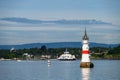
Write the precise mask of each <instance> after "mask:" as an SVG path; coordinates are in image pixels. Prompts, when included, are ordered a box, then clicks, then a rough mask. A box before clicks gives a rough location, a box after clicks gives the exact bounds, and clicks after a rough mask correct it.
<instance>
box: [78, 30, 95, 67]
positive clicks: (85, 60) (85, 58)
mask: <svg viewBox="0 0 120 80" xmlns="http://www.w3.org/2000/svg"><path fill="white" fill-rule="evenodd" d="M88 40H89V38H88V36H87V32H86V28H85V33H84V36H83V39H82V43H83V45H82V58H81V63H80V67H81V68H93V67H94V64H93V63H92V62H90V57H89V56H90V55H89V42H88Z"/></svg>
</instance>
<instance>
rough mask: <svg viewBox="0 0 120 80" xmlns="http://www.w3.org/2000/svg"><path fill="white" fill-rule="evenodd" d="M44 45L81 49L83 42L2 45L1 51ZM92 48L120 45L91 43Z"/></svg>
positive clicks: (0, 46)
mask: <svg viewBox="0 0 120 80" xmlns="http://www.w3.org/2000/svg"><path fill="white" fill-rule="evenodd" d="M42 45H45V46H46V47H47V48H81V46H82V43H81V42H56V43H31V44H23V45H0V49H11V48H12V47H14V48H16V49H23V48H27V49H29V48H35V47H38V48H40V47H41V46H42ZM89 45H90V47H107V48H108V47H116V46H118V45H119V44H101V43H93V42H90V44H89Z"/></svg>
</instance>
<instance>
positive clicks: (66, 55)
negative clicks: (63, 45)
mask: <svg viewBox="0 0 120 80" xmlns="http://www.w3.org/2000/svg"><path fill="white" fill-rule="evenodd" d="M58 60H61V61H72V60H76V58H75V55H71V54H70V53H69V52H68V51H67V49H66V51H65V52H64V54H62V55H60V57H58Z"/></svg>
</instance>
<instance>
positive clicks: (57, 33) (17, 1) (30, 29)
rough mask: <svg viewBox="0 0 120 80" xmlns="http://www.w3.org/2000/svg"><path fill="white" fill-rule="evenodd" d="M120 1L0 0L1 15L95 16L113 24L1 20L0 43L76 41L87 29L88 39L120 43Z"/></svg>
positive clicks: (41, 18) (37, 16) (79, 17)
mask: <svg viewBox="0 0 120 80" xmlns="http://www.w3.org/2000/svg"><path fill="white" fill-rule="evenodd" d="M119 3H120V0H0V18H6V17H18V18H28V19H34V20H59V19H67V20H73V19H74V20H87V19H95V20H101V21H105V22H110V23H112V24H114V25H53V24H50V25H47V24H45V25H41V24H39V25H38V24H34V25H33V24H23V23H17V22H9V21H3V20H0V44H1V45H2V44H25V43H36V42H64V41H65V42H69V41H72V42H74V41H75V42H76V41H77V42H79V41H81V38H82V36H83V34H84V28H85V27H86V28H87V31H88V35H89V37H90V41H91V42H99V43H107V44H109V43H113V44H114V43H120V26H119V25H120V9H119V8H120V5H119Z"/></svg>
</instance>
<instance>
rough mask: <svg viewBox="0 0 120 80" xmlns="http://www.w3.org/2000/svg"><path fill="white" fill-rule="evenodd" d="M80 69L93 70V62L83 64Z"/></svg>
mask: <svg viewBox="0 0 120 80" xmlns="http://www.w3.org/2000/svg"><path fill="white" fill-rule="evenodd" d="M80 67H81V68H93V67H94V64H93V63H92V62H81V63H80Z"/></svg>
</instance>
